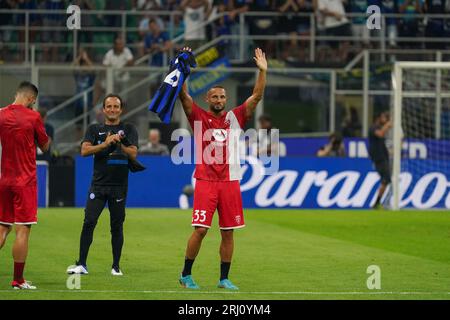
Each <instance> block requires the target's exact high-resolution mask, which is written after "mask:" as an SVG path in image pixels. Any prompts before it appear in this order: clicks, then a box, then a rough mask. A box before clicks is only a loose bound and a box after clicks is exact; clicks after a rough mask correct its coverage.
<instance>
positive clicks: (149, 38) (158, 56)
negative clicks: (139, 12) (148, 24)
mask: <svg viewBox="0 0 450 320" xmlns="http://www.w3.org/2000/svg"><path fill="white" fill-rule="evenodd" d="M168 40H169V35H168V34H167V32H160V33H159V35H158V36H156V37H155V36H153V34H151V33H148V34H147V35H146V36H145V39H144V43H145V49H149V48H150V47H151V46H152V44H159V45H161V46H163V45H164V43H165V42H166V41H168ZM163 59H164V54H163V53H162V52H156V53H154V54H153V55H152V58H151V59H150V65H151V66H156V67H161V66H162V65H163V64H164V63H163Z"/></svg>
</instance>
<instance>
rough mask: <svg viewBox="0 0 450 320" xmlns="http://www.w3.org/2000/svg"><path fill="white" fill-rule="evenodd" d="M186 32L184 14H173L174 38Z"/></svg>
mask: <svg viewBox="0 0 450 320" xmlns="http://www.w3.org/2000/svg"><path fill="white" fill-rule="evenodd" d="M184 32H185V26H184V20H183V16H182V15H179V14H176V15H174V16H173V30H172V35H173V38H176V37H179V36H181V35H183V34H184Z"/></svg>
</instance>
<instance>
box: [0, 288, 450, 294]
mask: <svg viewBox="0 0 450 320" xmlns="http://www.w3.org/2000/svg"><path fill="white" fill-rule="evenodd" d="M17 292H21V290H0V293H17ZM22 292H23V291H22ZM26 292H36V293H38V292H50V293H51V292H57V293H145V294H158V293H174V294H193V293H198V294H254V295H264V294H265V295H450V292H417V291H411V292H393V291H374V292H357V291H355V292H352V291H349V292H315V291H291V292H289V291H287V292H286V291H270V292H264V291H255V292H251V291H249V292H245V291H238V292H233V291H194V290H184V291H175V290H77V289H74V290H69V289H67V290H26Z"/></svg>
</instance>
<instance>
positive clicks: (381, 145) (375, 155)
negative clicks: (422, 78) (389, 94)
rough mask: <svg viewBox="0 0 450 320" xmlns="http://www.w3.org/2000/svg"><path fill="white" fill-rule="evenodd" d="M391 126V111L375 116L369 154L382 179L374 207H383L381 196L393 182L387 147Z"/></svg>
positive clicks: (370, 134)
mask: <svg viewBox="0 0 450 320" xmlns="http://www.w3.org/2000/svg"><path fill="white" fill-rule="evenodd" d="M391 127H392V123H391V120H390V116H389V112H387V111H384V112H381V113H380V114H379V115H377V116H376V117H375V121H374V124H373V125H372V127H371V128H370V131H369V155H370V159H371V160H372V162H373V164H374V166H375V169H376V170H377V172H378V174H379V175H380V179H381V185H380V188H379V189H378V196H377V200H376V202H375V204H374V206H373V208H374V209H381V207H382V206H381V203H380V202H381V198H382V197H383V194H384V192H385V191H386V188H387V186H388V185H389V184H390V183H391V169H390V164H389V152H388V149H387V147H386V135H387V133H388V132H389V130H390V128H391Z"/></svg>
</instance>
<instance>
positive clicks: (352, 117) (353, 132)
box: [342, 107, 361, 137]
mask: <svg viewBox="0 0 450 320" xmlns="http://www.w3.org/2000/svg"><path fill="white" fill-rule="evenodd" d="M342 134H343V136H344V137H360V136H361V122H360V121H359V116H358V111H357V110H356V108H355V107H350V113H349V115H348V116H347V117H346V118H345V119H344V123H343V124H342Z"/></svg>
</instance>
